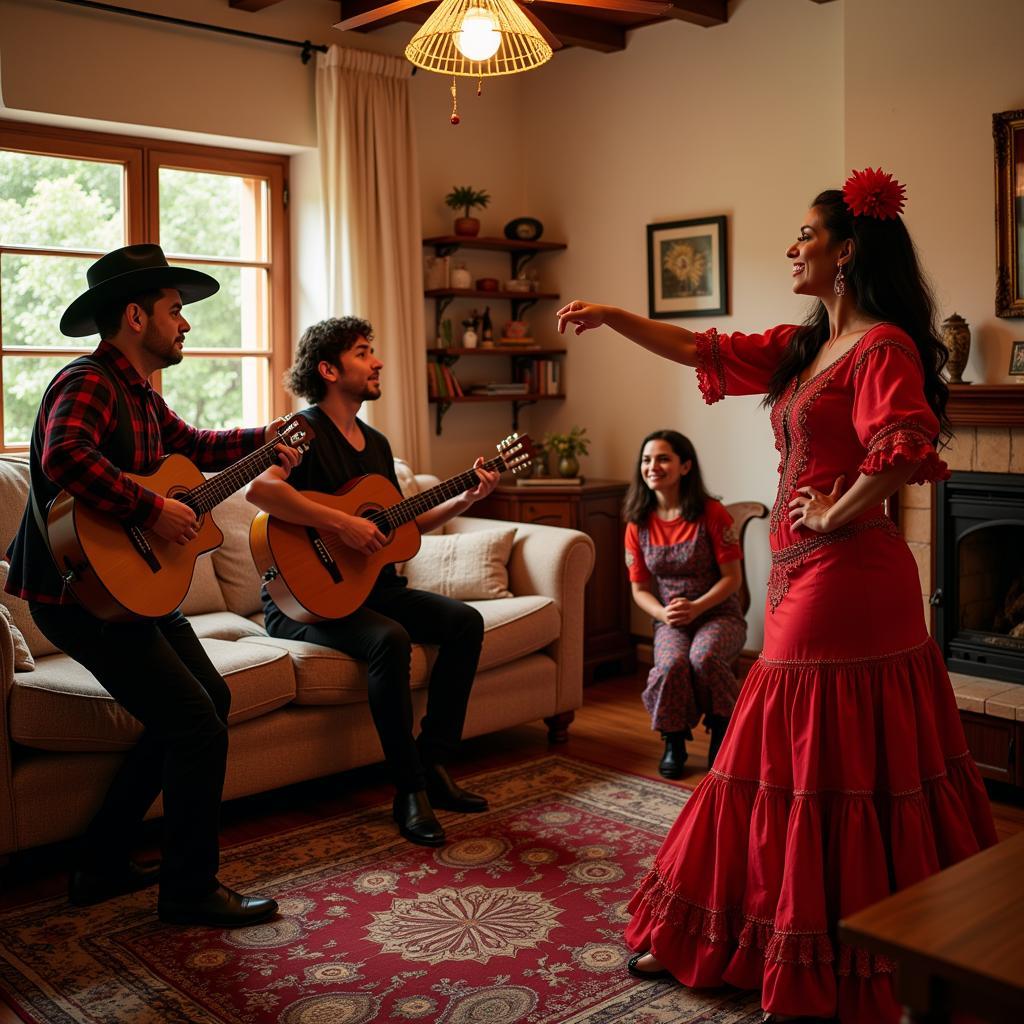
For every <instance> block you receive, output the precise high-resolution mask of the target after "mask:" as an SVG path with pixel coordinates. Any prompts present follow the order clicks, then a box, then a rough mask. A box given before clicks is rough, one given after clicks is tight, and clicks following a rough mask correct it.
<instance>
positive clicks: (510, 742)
mask: <svg viewBox="0 0 1024 1024" xmlns="http://www.w3.org/2000/svg"><path fill="white" fill-rule="evenodd" d="M645 675H646V669H641V670H640V671H638V672H637V673H636V674H633V675H628V676H616V677H610V678H606V679H603V680H598V681H597V682H595V683H593V684H592V685H591V686H588V687H587V689H586V693H585V695H584V700H585V702H586V703H585V704H584V706H583V707H582V708H581V709H580V710H579V711H577V712H576V720H575V721H574V722H573V724H572V728H571V729H570V730H569V741H568V742H567V743H564V744H560V745H558V746H556V747H549V746H548V743H547V730H546V729H545V728H544V727H543V726H542V725H540V724H536V725H524V726H519V727H517V728H515V729H506V730H505V731H504V732H500V733H494V734H491V735H489V736H481V737H477V738H475V739H471V740H467V741H466V742H465V743H464V744H463V747H462V750H461V752H460V756H459V760H458V762H457V763H453V764H452V765H451V766H450V767H451V769H452V773H453V774H454V775H455V776H456V777H459V776H463V775H467V774H470V773H472V772H475V771H482V770H486V769H489V768H499V767H504V766H506V765H509V764H514V763H515V762H516V761H518V760H525V759H528V758H532V757H536V756H538V755H542V754H545V753H548V752H553V753H560V754H566V755H568V756H570V757H578V758H581V759H583V760H588V761H595V762H597V763H599V764H603V765H607V766H609V767H612V768H617V769H619V770H621V771H626V772H633V773H635V774H638V775H645V776H647V777H649V778H653V779H661V777H660V776H659V775H658V759H659V757H660V756H661V752H662V742H661V739H660V737H659V736H658V734H657V733H654V732H652V731H651V728H650V720H649V718H648V716H647V713H646V712H645V711H644V709H643V706H642V705H641V703H640V692H641V690H642V689H643V680H644V678H645ZM707 741H708V737H707V734H706V733H705V732H704V730H703V728H698V729H696V730H695V731H694V739H693V741H692V742H689V743H688V744H687V749H688V751H689V755H690V757H689V761H688V763H687V765H686V768H687V774H686V776H685V777H684V778H683V779H680V780H679V781H678V782H677V783H672V784H673V785H680V786H685V787H688V788H692V787H694V786H696V785H697V783H698V782H700V780H701V779H702V778H704V776H705V774H706V764H707ZM662 781H665V780H662ZM391 792H392V790H391V787H390V785H389V784H388V782H387V780H386V777H385V775H384V772H383V769H382V768H381V767H380V766H379V765H374V766H370V767H368V768H361V769H357V770H355V771H352V772H346V773H345V774H343V775H335V776H332V777H330V778H327V779H317V780H315V781H313V782H308V783H303V784H302V785H298V786H291V787H289V788H287V789H283V790H277V791H276V792H274V793H266V794H261V795H259V796H254V797H249V798H246V799H244V800H235V801H232V802H231V803H229V804H226V805H225V807H224V812H223V832H222V835H223V842H224V844H230V843H233V842H239V841H242V840H246V839H252V838H256V837H258V836H261V835H266V834H268V833H271V832H274V831H279V830H281V829H285V828H293V827H296V826H299V825H302V824H305V823H307V822H311V821H317V820H320V819H322V818H325V817H331V816H333V815H338V814H345V813H346V812H348V811H351V810H353V809H355V808H357V807H363V806H368V805H371V804H375V803H384V802H386V801H388V800H390V796H391ZM993 797H994V798H993V802H992V810H993V813H994V815H995V820H996V828H997V830H998V832H999V837H1000V839H1001V840H1002V839H1005V838H1007V837H1009V836H1011V835H1015V834H1016V833H1018V832H1022V831H1024V801H1021V800H1020V799H1019V798H1016V799H1015V798H1014V797H1013V796H1012V795H1008V794H1006V793H1003V792H999V793H995V792H993ZM158 827H159V825H158V823H156V822H150V823H148V825H147V833H146V835H147V839H148V841H149V845H150V851H149V852H151V853H152V855H153V856H154V857H155V856H156V841H157V832H158ZM69 856H70V851H69V848H68V847H67V846H66V845H60V846H53V847H47V848H44V849H42V850H34V851H30V852H29V853H27V854H23V855H16V856H14V857H13V858H12V859H11V861H10V862H9V863H8V864H7V865H5V866H4V867H2V868H0V909H2V908H4V907H10V906H14V905H17V904H21V903H24V902H28V901H30V900H33V899H38V898H41V897H45V896H52V895H56V894H58V893H60V892H62V891H63V889H64V886H65V884H66V875H65V873H64V872H65V866H66V863H67V861H68V859H69ZM228 881H229V882H230V879H229V880H228ZM17 1020H18V1019H17V1018H16V1017H14V1016H13V1015H11V1013H10V1011H9V1010H5V1009H4V1007H3V1005H2V999H0V1024H17Z"/></svg>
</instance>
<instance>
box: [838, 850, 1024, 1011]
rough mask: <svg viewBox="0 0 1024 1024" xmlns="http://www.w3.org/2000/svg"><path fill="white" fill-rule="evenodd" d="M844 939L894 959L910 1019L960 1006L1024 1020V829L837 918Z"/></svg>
mask: <svg viewBox="0 0 1024 1024" xmlns="http://www.w3.org/2000/svg"><path fill="white" fill-rule="evenodd" d="M839 938H840V939H841V940H842V941H844V942H847V943H849V944H850V945H853V946H859V947H861V948H862V949H867V950H870V951H871V952H873V953H881V954H883V955H884V956H888V957H890V958H891V959H893V960H895V961H896V964H897V978H896V985H897V995H898V998H899V999H900V1001H901V1002H902V1003H903V1005H904V1006H905V1007H906V1009H907V1014H908V1017H909V1019H910V1020H911V1021H921V1022H923V1021H927V1022H928V1024H938V1022H942V1021H948V1020H950V1019H951V1016H950V1015H951V1014H952V1012H953V1011H955V1010H964V1011H967V1012H969V1013H974V1014H976V1015H977V1016H978V1017H980V1018H981V1019H983V1020H988V1021H991V1022H993V1024H1003V1022H1006V1024H1010V1022H1013V1024H1020V1022H1021V1021H1024V833H1020V834H1018V835H1016V836H1014V837H1013V838H1012V839H1007V840H1006V841H1005V842H1002V843H999V844H998V845H997V846H993V847H991V848H990V849H988V850H984V851H983V852H982V853H979V854H978V855H977V856H974V857H970V858H969V859H967V860H965V861H961V863H959V864H955V865H954V866H953V867H951V868H947V869H946V870H945V871H940V872H939V873H938V874H937V875H932V877H931V878H926V879H925V880H924V881H923V882H918V883H917V885H912V886H911V887H910V888H909V889H904V890H902V891H901V892H898V893H895V894H894V895H893V896H890V897H888V898H887V899H884V900H882V901H881V902H880V903H876V904H875V905H874V906H872V907H868V908H867V909H865V910H862V911H860V912H859V913H857V914H854V915H853V916H852V917H849V918H847V919H846V920H844V921H840V922H839Z"/></svg>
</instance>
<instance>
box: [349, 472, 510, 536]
mask: <svg viewBox="0 0 1024 1024" xmlns="http://www.w3.org/2000/svg"><path fill="white" fill-rule="evenodd" d="M479 468H480V469H487V470H496V471H497V472H499V473H501V472H503V471H504V470H505V469H507V468H508V467H507V465H506V464H505V460H504V458H503V457H502V456H500V455H497V456H495V457H494V458H493V459H491V460H490V461H488V462H485V463H484V464H483V465H482V466H481V467H479ZM479 482H480V478H479V477H478V476H477V475H476V469H468V470H466V472H465V473H460V474H459V475H458V476H453V477H452V478H451V479H450V480H442V481H441V483H439V484H437V485H436V486H435V487H431V488H429V489H428V490H426V491H421V492H420V493H419V494H414V495H412V497H410V498H405V499H404V500H403V501H400V502H398V503H397V504H395V505H391V506H389V507H388V508H382V509H379V510H378V511H377V512H374V513H373V514H372V515H369V516H367V518H368V519H369V520H371V521H372V522H374V523H376V525H377V528H378V529H379V530H380V531H381V532H382V533H389V532H390V531H391V530H393V529H394V528H395V527H397V526H402V525H403V524H404V523H411V522H412V521H413V520H414V519H415V518H416V517H417V516H419V515H422V514H423V513H424V512H427V511H429V510H430V509H432V508H434V507H435V506H437V505H440V504H441V502H443V501H447V500H448V499H449V498H454V497H456V496H457V495H459V494H462V493H463V492H464V491H468V490H469V489H470V488H471V487H476V485H477V484H478V483H479Z"/></svg>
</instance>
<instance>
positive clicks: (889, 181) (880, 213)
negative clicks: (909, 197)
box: [843, 167, 907, 220]
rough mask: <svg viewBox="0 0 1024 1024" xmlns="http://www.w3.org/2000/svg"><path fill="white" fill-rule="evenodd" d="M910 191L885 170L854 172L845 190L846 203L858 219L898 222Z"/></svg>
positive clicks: (869, 169)
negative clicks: (872, 218)
mask: <svg viewBox="0 0 1024 1024" xmlns="http://www.w3.org/2000/svg"><path fill="white" fill-rule="evenodd" d="M906 194H907V189H906V186H905V185H901V184H900V183H899V182H898V181H894V180H893V176H892V175H891V174H885V173H884V172H883V171H882V168H881V167H879V168H878V170H876V171H874V170H872V169H871V168H870V167H867V168H865V169H864V170H863V171H854V172H853V174H852V175H850V177H849V178H847V179H846V184H845V185H844V186H843V202H845V203H846V205H847V208H848V209H849V210H850V212H851V213H852V214H853V215H854V216H855V217H877V218H878V220H889V219H895V218H896V217H897V215H898V214H901V213H902V212H903V205H904V203H905V202H906Z"/></svg>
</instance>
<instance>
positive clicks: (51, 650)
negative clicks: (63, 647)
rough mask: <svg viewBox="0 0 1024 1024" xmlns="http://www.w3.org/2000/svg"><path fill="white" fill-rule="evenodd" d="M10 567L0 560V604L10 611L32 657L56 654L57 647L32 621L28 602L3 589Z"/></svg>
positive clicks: (7, 563)
mask: <svg viewBox="0 0 1024 1024" xmlns="http://www.w3.org/2000/svg"><path fill="white" fill-rule="evenodd" d="M10 568H11V563H10V562H7V561H0V604H3V605H5V606H6V607H7V610H8V611H9V612H10V613H11V618H12V619H13V621H14V624H15V625H16V626H17V627H18V630H19V632H20V633H21V635H22V636H23V637H24V638H25V642H26V643H27V644H28V649H29V650H30V651H31V652H32V657H33V658H42V657H45V656H46V655H47V654H56V653H57V648H56V647H54V646H53V644H51V643H50V641H49V640H47V639H46V637H45V636H43V634H42V633H40V632H39V627H38V626H37V625H36V624H35V622H33V621H32V614H31V612H29V610H28V602H26V601H22V600H21V598H20V597H14V596H13V595H12V594H8V593H7V592H6V590H5V589H4V588H5V587H6V586H7V574H8V572H9V571H10Z"/></svg>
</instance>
